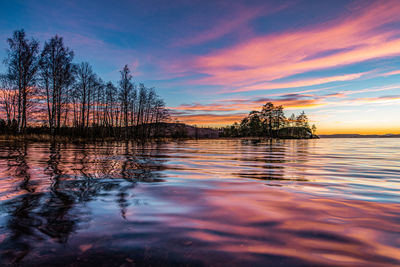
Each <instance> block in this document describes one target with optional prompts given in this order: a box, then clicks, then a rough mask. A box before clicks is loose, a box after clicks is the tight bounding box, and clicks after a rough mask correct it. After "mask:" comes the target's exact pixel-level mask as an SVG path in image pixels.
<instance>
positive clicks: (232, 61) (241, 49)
mask: <svg viewBox="0 0 400 267" xmlns="http://www.w3.org/2000/svg"><path fill="white" fill-rule="evenodd" d="M399 13H400V5H398V2H397V1H379V2H375V3H373V4H371V5H369V6H367V7H365V8H362V9H360V10H357V11H355V12H354V14H352V16H349V17H341V18H338V19H337V20H335V21H332V22H330V23H325V24H324V25H320V26H316V27H309V28H305V29H299V30H294V31H291V32H286V33H282V34H270V35H266V36H259V37H255V38H252V39H250V40H246V41H245V42H243V43H240V44H237V45H234V46H232V47H229V48H224V49H221V50H219V51H217V52H212V53H210V54H207V55H203V56H199V57H198V58H196V59H195V61H194V63H193V64H194V66H195V68H196V70H197V71H199V72H200V73H203V74H206V75H207V77H205V78H201V79H198V80H196V81H195V82H196V83H198V84H216V85H225V86H227V85H229V86H234V87H245V86H248V85H249V84H252V83H253V84H254V83H259V82H263V81H272V80H275V79H279V78H283V77H287V76H290V75H294V74H298V73H303V72H307V71H313V70H321V69H327V68H333V67H339V66H344V65H348V64H353V63H358V62H362V61H367V60H370V59H376V58H382V57H390V56H396V55H400V38H399V37H398V34H399V33H400V30H398V29H394V28H391V29H385V28H383V26H385V25H387V24H389V23H394V22H399V21H400V17H399V16H398V14H399Z"/></svg>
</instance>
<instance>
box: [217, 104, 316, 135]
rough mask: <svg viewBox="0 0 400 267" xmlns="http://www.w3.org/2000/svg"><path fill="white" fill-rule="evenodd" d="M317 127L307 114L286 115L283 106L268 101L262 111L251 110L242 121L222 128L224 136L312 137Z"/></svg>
mask: <svg viewBox="0 0 400 267" xmlns="http://www.w3.org/2000/svg"><path fill="white" fill-rule="evenodd" d="M316 130H317V128H316V126H315V124H313V125H312V126H311V127H310V125H309V122H308V117H307V115H306V114H305V113H304V111H303V112H301V113H300V114H299V115H298V116H296V115H295V114H292V115H291V116H290V117H289V118H286V117H285V114H284V112H283V106H281V105H280V106H275V105H274V104H273V103H272V102H267V103H266V104H265V105H263V106H262V108H261V110H260V111H251V112H250V113H249V115H248V116H247V117H245V118H243V119H242V121H241V122H240V123H237V122H235V123H234V124H233V125H230V126H227V127H224V128H223V129H222V136H224V137H278V138H279V137H280V138H307V137H309V138H312V137H313V136H315V132H316Z"/></svg>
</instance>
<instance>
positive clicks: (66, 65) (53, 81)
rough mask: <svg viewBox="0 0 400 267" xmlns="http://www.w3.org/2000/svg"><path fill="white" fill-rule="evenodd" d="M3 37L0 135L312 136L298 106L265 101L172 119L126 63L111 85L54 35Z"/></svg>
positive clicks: (146, 136) (160, 101) (111, 136)
mask: <svg viewBox="0 0 400 267" xmlns="http://www.w3.org/2000/svg"><path fill="white" fill-rule="evenodd" d="M7 43H8V50H7V57H6V58H5V59H4V61H3V62H4V64H5V67H6V72H5V73H4V74H1V75H0V101H1V106H2V110H1V113H0V114H1V116H2V118H1V119H0V133H1V134H3V135H7V137H8V138H10V136H17V137H26V136H28V135H41V136H47V137H55V136H61V137H67V138H69V139H74V138H89V139H105V138H112V139H117V140H119V139H140V140H143V139H148V138H157V137H177V138H180V137H192V138H216V137H266V138H315V137H316V135H315V129H316V128H315V126H314V125H313V126H312V127H310V126H309V124H308V119H307V116H306V115H305V114H304V112H303V113H301V114H300V115H299V116H297V117H296V116H295V115H292V116H291V117H289V118H286V117H285V115H284V113H283V107H282V106H274V104H273V103H271V102H268V103H266V104H265V105H264V106H263V107H262V110H261V111H252V112H250V114H249V115H248V116H247V117H245V118H243V120H242V121H241V123H240V124H238V123H235V124H233V125H231V126H227V127H223V128H219V129H211V128H198V127H195V126H189V125H186V124H183V123H171V120H170V117H171V116H170V113H169V110H168V109H167V108H166V105H165V102H164V101H163V99H161V98H160V97H159V96H158V95H157V93H156V91H155V89H154V88H148V87H146V86H145V85H144V84H142V83H139V84H136V83H134V82H133V81H132V73H131V70H130V69H129V67H128V65H125V66H124V67H123V68H122V70H121V71H120V79H119V81H118V84H114V83H112V82H110V81H109V82H105V81H104V80H103V79H101V77H99V76H98V75H97V74H96V73H95V72H94V71H93V68H92V66H91V65H90V64H89V63H88V62H80V63H74V62H73V59H74V51H73V50H72V49H70V48H69V47H67V46H65V44H64V41H63V38H62V37H61V36H58V35H55V36H54V37H52V38H50V39H49V40H48V41H46V42H45V43H44V45H43V48H42V49H40V44H39V42H38V41H37V40H36V39H34V38H31V39H30V38H28V37H27V35H26V33H25V31H24V30H17V31H14V33H13V35H12V36H11V37H10V38H8V39H7Z"/></svg>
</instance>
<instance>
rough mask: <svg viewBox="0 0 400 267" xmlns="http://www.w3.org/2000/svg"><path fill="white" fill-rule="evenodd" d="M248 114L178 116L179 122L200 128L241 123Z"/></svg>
mask: <svg viewBox="0 0 400 267" xmlns="http://www.w3.org/2000/svg"><path fill="white" fill-rule="evenodd" d="M246 115H247V114H246V113H243V114H227V115H219V114H196V115H181V116H178V117H177V118H178V120H179V121H181V122H184V123H187V124H192V125H199V126H222V125H227V124H232V123H234V122H237V121H240V120H241V119H243V117H245V116H246Z"/></svg>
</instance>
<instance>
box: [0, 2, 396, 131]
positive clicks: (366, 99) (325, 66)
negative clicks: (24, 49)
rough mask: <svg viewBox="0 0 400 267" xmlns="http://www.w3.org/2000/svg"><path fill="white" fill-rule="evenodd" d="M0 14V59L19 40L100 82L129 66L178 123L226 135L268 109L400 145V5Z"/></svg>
mask: <svg viewBox="0 0 400 267" xmlns="http://www.w3.org/2000/svg"><path fill="white" fill-rule="evenodd" d="M0 3H1V4H0V58H1V59H3V58H5V57H6V54H7V53H6V49H7V43H6V39H7V38H8V37H10V36H11V34H12V32H13V31H14V30H17V29H25V31H26V33H27V35H28V36H29V37H34V38H36V39H38V40H39V41H40V42H41V44H42V45H43V43H44V42H45V41H46V40H48V39H50V38H51V37H52V36H54V35H55V34H58V35H61V36H62V37H63V38H64V42H65V44H66V45H67V46H69V47H70V48H72V49H73V50H74V51H75V58H74V61H75V62H77V63H78V62H82V61H87V62H90V63H91V64H92V65H93V69H94V71H95V72H96V73H97V74H99V76H100V77H102V78H103V80H106V81H112V82H117V81H118V79H119V71H120V70H121V69H122V67H123V66H124V65H125V64H128V66H129V67H130V68H131V70H132V71H133V75H134V78H133V79H134V81H135V83H144V84H145V85H147V86H148V87H154V88H156V90H157V92H158V94H159V95H160V96H161V97H162V98H163V99H164V100H165V102H166V104H167V106H168V107H169V108H170V109H171V111H172V113H173V115H174V117H175V118H176V119H177V120H179V121H182V122H186V123H189V124H192V125H199V126H221V125H227V124H231V123H233V122H235V121H240V120H241V118H243V117H244V116H245V115H246V114H247V113H248V112H249V111H252V110H260V108H261V106H262V105H263V104H265V103H266V102H268V101H272V102H273V103H275V104H277V105H283V106H284V108H285V114H286V115H287V116H290V114H291V113H295V114H299V113H300V112H301V111H303V110H304V111H305V112H306V114H307V115H308V116H309V119H310V122H311V124H313V123H314V124H316V126H317V129H318V130H317V133H319V134H333V133H361V134H387V133H393V134H399V133H400V0H396V1H385V0H381V1H341V0H335V1H301V0H297V1H266V0H264V1H248V0H247V1H205V0H203V1H197V0H191V1H185V0H174V1H161V0H158V1H156V0H146V1H132V0H131V1H128V0H119V1H106V0H97V1H82V0H80V1H77V0H68V1H58V0H41V1H38V0H36V1H35V0H20V1H12V0H0ZM4 71H5V66H4V65H3V64H1V65H0V72H4Z"/></svg>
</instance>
